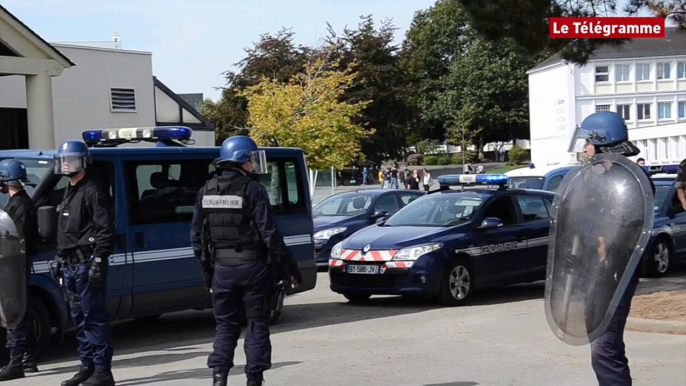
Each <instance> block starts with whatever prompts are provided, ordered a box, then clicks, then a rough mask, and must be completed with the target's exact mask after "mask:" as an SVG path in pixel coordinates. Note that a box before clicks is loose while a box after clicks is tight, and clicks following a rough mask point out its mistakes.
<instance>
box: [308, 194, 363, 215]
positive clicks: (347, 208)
mask: <svg viewBox="0 0 686 386" xmlns="http://www.w3.org/2000/svg"><path fill="white" fill-rule="evenodd" d="M373 199H374V196H372V195H369V194H357V193H352V194H342V195H339V196H332V197H329V198H327V199H326V200H324V201H322V202H320V203H319V204H317V206H315V207H314V209H312V215H313V216H315V217H317V216H356V215H358V214H362V213H364V212H365V211H366V210H367V209H368V208H369V205H371V204H372V201H373Z"/></svg>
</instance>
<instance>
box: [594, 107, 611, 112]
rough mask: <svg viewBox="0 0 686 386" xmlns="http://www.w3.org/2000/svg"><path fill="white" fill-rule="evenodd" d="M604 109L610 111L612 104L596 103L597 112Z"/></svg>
mask: <svg viewBox="0 0 686 386" xmlns="http://www.w3.org/2000/svg"><path fill="white" fill-rule="evenodd" d="M604 111H610V105H595V112H596V113H602V112H604Z"/></svg>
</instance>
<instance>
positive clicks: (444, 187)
mask: <svg viewBox="0 0 686 386" xmlns="http://www.w3.org/2000/svg"><path fill="white" fill-rule="evenodd" d="M438 182H439V185H440V186H441V188H440V190H436V191H433V192H430V193H429V194H427V195H425V196H422V197H419V198H417V199H416V200H414V201H413V202H411V203H409V204H408V205H407V206H405V207H404V208H402V209H400V210H399V211H398V212H397V213H395V214H394V215H393V216H390V217H389V218H388V219H387V220H386V221H381V222H380V223H379V224H376V225H372V226H370V227H367V228H364V229H362V230H360V231H358V232H356V233H354V234H352V235H351V236H350V237H348V238H346V239H345V240H343V241H341V242H339V243H338V244H336V245H335V246H334V247H333V249H332V251H331V254H330V257H331V259H330V263H329V278H330V283H331V284H330V288H331V290H332V291H334V292H337V293H339V294H342V295H343V296H345V297H346V298H347V299H348V300H350V301H351V302H359V301H365V300H367V299H369V298H370V297H371V296H372V295H377V294H384V295H431V296H434V297H436V298H437V300H438V301H439V302H440V303H441V304H443V305H446V306H458V305H462V304H465V303H466V302H468V301H469V299H470V298H471V295H472V293H473V291H474V290H475V289H477V288H486V287H492V286H499V285H506V284H514V283H520V282H532V281H537V280H542V279H544V278H545V271H546V262H547V248H548V233H549V226H550V207H551V206H552V203H553V198H554V193H552V192H548V191H543V190H527V189H510V188H508V187H507V184H508V183H509V177H507V176H505V175H497V174H493V175H488V174H477V175H473V174H472V175H444V176H440V177H438ZM467 185H486V186H483V187H478V186H477V187H470V188H467V187H466V186H467ZM489 185H490V186H489ZM451 186H463V188H462V189H458V190H453V189H450V187H451Z"/></svg>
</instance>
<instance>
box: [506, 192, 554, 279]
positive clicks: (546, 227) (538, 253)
mask: <svg viewBox="0 0 686 386" xmlns="http://www.w3.org/2000/svg"><path fill="white" fill-rule="evenodd" d="M515 201H516V202H517V205H518V206H519V210H520V212H521V214H522V220H523V224H524V226H525V228H526V240H527V241H526V253H524V254H523V259H525V260H526V261H525V263H526V265H527V270H528V272H529V274H531V275H534V276H542V275H543V277H544V275H545V269H546V262H547V259H548V240H549V236H548V235H549V231H550V215H549V213H548V205H546V202H545V201H544V199H543V197H541V196H537V195H533V194H516V195H515Z"/></svg>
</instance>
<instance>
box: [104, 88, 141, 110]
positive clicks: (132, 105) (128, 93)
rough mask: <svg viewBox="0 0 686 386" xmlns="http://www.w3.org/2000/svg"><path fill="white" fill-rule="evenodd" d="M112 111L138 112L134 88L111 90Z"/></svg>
mask: <svg viewBox="0 0 686 386" xmlns="http://www.w3.org/2000/svg"><path fill="white" fill-rule="evenodd" d="M110 100H111V102H112V106H111V109H112V111H129V112H130V111H136V92H135V90H134V89H132V88H112V89H110Z"/></svg>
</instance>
